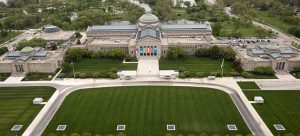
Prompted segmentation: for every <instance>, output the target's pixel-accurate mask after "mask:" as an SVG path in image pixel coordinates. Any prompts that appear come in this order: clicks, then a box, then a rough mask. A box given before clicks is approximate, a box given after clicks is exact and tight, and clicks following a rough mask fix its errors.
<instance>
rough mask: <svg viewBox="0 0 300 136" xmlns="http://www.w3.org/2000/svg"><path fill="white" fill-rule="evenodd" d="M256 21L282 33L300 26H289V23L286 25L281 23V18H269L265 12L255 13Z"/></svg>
mask: <svg viewBox="0 0 300 136" xmlns="http://www.w3.org/2000/svg"><path fill="white" fill-rule="evenodd" d="M255 18H257V19H258V21H260V22H263V23H268V24H270V25H272V26H274V27H276V28H278V29H280V30H282V31H284V32H286V31H287V29H289V28H290V27H298V28H300V26H297V25H291V24H289V23H286V22H284V21H283V19H282V17H281V16H278V15H276V16H274V17H269V16H268V15H267V13H266V11H256V17H255Z"/></svg>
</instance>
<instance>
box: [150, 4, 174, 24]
mask: <svg viewBox="0 0 300 136" xmlns="http://www.w3.org/2000/svg"><path fill="white" fill-rule="evenodd" d="M171 5H173V4H172V1H171V0H157V2H156V4H155V6H154V8H153V13H154V14H155V15H157V17H158V18H159V19H160V20H168V18H169V15H170V13H172V7H171Z"/></svg>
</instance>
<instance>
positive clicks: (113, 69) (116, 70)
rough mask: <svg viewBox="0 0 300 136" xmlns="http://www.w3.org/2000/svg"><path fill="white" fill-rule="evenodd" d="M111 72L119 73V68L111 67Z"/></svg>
mask: <svg viewBox="0 0 300 136" xmlns="http://www.w3.org/2000/svg"><path fill="white" fill-rule="evenodd" d="M109 72H112V73H117V72H118V69H117V68H111V69H110V70H109Z"/></svg>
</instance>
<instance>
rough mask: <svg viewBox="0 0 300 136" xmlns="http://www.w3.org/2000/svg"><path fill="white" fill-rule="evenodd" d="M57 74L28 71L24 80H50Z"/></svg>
mask: <svg viewBox="0 0 300 136" xmlns="http://www.w3.org/2000/svg"><path fill="white" fill-rule="evenodd" d="M53 76H55V74H53V73H28V74H26V76H25V77H24V78H23V79H22V81H41V80H44V81H49V80H51V79H52V78H53Z"/></svg>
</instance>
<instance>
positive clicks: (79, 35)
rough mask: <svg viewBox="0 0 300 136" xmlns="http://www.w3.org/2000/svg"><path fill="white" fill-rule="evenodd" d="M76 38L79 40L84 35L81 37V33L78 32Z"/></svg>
mask: <svg viewBox="0 0 300 136" xmlns="http://www.w3.org/2000/svg"><path fill="white" fill-rule="evenodd" d="M75 37H76V38H77V39H80V38H81V37H82V35H81V33H80V32H78V31H77V32H76V33H75Z"/></svg>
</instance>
